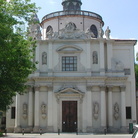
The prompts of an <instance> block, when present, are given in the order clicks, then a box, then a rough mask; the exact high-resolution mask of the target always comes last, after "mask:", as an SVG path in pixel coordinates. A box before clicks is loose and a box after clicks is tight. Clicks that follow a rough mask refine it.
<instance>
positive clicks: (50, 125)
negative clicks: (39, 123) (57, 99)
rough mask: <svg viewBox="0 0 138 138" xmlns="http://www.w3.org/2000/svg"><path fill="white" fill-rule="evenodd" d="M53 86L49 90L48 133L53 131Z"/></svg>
mask: <svg viewBox="0 0 138 138" xmlns="http://www.w3.org/2000/svg"><path fill="white" fill-rule="evenodd" d="M52 90H53V89H52V86H50V87H49V88H48V114H47V123H48V124H47V125H48V127H47V129H48V132H52V131H53V92H52Z"/></svg>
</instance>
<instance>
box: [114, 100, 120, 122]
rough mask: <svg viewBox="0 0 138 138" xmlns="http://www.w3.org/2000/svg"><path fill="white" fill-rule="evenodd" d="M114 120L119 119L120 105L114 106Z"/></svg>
mask: <svg viewBox="0 0 138 138" xmlns="http://www.w3.org/2000/svg"><path fill="white" fill-rule="evenodd" d="M114 118H115V120H118V118H119V105H118V103H115V105H114Z"/></svg>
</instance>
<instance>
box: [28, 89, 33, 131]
mask: <svg viewBox="0 0 138 138" xmlns="http://www.w3.org/2000/svg"><path fill="white" fill-rule="evenodd" d="M28 127H29V128H30V129H32V127H33V88H32V87H29V101H28Z"/></svg>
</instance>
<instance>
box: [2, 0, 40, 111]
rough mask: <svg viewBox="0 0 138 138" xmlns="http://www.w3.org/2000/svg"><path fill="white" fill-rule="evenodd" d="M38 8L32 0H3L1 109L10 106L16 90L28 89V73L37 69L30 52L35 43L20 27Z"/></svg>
mask: <svg viewBox="0 0 138 138" xmlns="http://www.w3.org/2000/svg"><path fill="white" fill-rule="evenodd" d="M37 9H38V8H36V6H35V4H34V3H30V0H10V2H7V1H5V0H0V110H3V111H5V110H6V109H7V108H8V107H9V105H10V104H11V103H12V98H13V96H15V95H16V93H20V94H23V93H24V92H25V89H26V85H25V83H26V82H27V78H28V75H29V74H31V73H32V72H33V71H34V70H35V63H33V62H32V58H33V56H32V55H30V53H31V52H32V51H33V50H34V48H35V46H34V45H35V42H34V41H33V40H32V39H31V38H27V33H26V32H25V30H24V31H22V32H21V29H20V27H19V26H20V25H22V24H25V23H27V22H29V21H30V19H31V15H32V14H33V13H34V12H36V10H37ZM16 30H18V31H16Z"/></svg>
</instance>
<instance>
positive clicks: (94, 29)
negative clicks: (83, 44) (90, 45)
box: [90, 25, 98, 38]
mask: <svg viewBox="0 0 138 138" xmlns="http://www.w3.org/2000/svg"><path fill="white" fill-rule="evenodd" d="M90 30H91V32H92V33H93V34H94V37H95V38H97V37H98V31H97V28H96V26H95V25H91V27H90Z"/></svg>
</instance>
